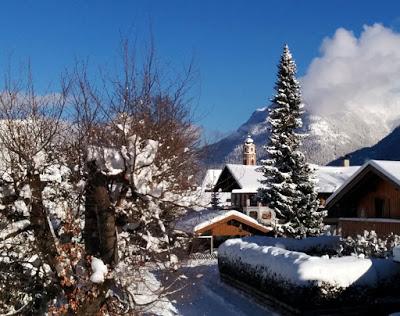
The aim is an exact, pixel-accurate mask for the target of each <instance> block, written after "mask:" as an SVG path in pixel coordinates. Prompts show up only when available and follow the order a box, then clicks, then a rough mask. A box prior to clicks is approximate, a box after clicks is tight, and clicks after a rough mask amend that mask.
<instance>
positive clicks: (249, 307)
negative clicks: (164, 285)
mask: <svg viewBox="0 0 400 316" xmlns="http://www.w3.org/2000/svg"><path fill="white" fill-rule="evenodd" d="M179 273H181V274H184V275H185V276H186V277H187V279H185V280H184V282H185V288H184V289H183V290H182V291H180V292H178V293H176V294H175V295H174V296H172V297H169V299H170V301H171V303H172V305H173V306H174V309H175V313H172V315H173V314H175V315H176V314H178V315H184V316H186V315H188V316H197V315H198V316H200V315H206V316H214V315H215V316H217V315H218V316H220V315H232V316H246V315H252V316H257V315H277V314H274V313H273V312H272V311H270V310H268V309H266V308H265V307H263V306H260V305H258V304H257V303H256V302H254V301H253V300H251V298H249V297H246V296H244V295H243V294H242V293H241V292H239V291H237V290H236V289H234V288H232V287H230V286H228V285H226V284H224V283H222V282H221V280H220V278H219V273H218V267H217V263H216V260H213V261H191V262H190V266H187V267H182V268H180V269H179ZM165 312H166V313H167V314H168V315H171V313H170V312H171V311H168V312H167V311H165Z"/></svg>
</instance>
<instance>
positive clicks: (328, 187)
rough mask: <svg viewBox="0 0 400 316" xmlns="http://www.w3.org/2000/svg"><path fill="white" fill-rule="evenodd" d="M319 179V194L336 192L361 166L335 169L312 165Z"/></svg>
mask: <svg viewBox="0 0 400 316" xmlns="http://www.w3.org/2000/svg"><path fill="white" fill-rule="evenodd" d="M311 167H313V168H314V169H315V173H316V177H317V180H318V182H317V190H318V192H319V193H333V192H335V191H336V190H337V189H338V188H339V187H340V186H341V185H342V184H343V183H344V182H345V181H346V180H347V179H348V178H350V177H351V176H352V175H353V174H354V173H355V172H356V171H357V170H358V169H359V168H360V166H349V167H334V166H317V165H311Z"/></svg>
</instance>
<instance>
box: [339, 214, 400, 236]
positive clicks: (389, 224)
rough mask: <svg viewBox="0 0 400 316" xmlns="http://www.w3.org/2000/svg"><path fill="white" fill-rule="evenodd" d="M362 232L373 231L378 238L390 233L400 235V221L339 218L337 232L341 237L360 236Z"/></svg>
mask: <svg viewBox="0 0 400 316" xmlns="http://www.w3.org/2000/svg"><path fill="white" fill-rule="evenodd" d="M364 230H367V231H371V230H374V231H375V232H376V234H377V235H378V236H379V237H384V236H387V235H389V234H390V233H393V234H396V235H400V220H399V219H392V218H358V217H357V218H355V217H351V218H347V217H341V218H339V231H340V232H341V235H342V236H343V237H347V236H356V235H362V234H363V232H364Z"/></svg>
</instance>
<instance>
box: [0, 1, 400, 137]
mask: <svg viewBox="0 0 400 316" xmlns="http://www.w3.org/2000/svg"><path fill="white" fill-rule="evenodd" d="M1 12H2V15H1V18H0V30H1V31H0V73H1V72H2V70H4V69H1V68H4V66H5V64H6V63H7V62H8V60H9V58H10V56H11V58H12V60H13V61H26V60H27V59H28V58H29V59H30V60H31V63H32V68H33V72H34V76H35V79H36V81H37V83H38V87H39V88H42V89H43V88H44V87H45V86H46V84H47V83H48V82H54V81H56V80H57V78H58V76H59V73H60V72H61V71H62V70H63V69H64V68H65V67H70V66H71V65H72V64H73V62H74V59H75V58H89V60H90V62H91V63H92V64H104V63H108V64H110V63H112V61H113V60H114V59H115V58H116V55H117V49H118V43H119V40H120V34H121V33H122V34H124V35H128V36H132V37H137V38H138V44H140V42H141V39H143V38H144V36H143V34H147V33H148V29H149V24H150V23H149V21H151V25H152V30H153V35H154V38H155V43H156V47H157V50H158V55H159V57H160V58H161V59H162V60H163V61H164V62H170V63H171V64H173V65H174V66H175V67H177V68H179V67H180V66H182V65H185V64H187V63H188V62H189V61H190V60H191V58H192V57H194V60H195V65H196V66H197V68H198V70H199V74H200V75H199V78H198V81H197V86H196V89H194V90H193V96H194V99H195V105H197V109H198V110H197V114H198V115H197V118H198V123H199V124H201V125H203V126H204V128H205V130H206V133H207V134H208V135H212V134H213V131H215V130H218V131H221V132H227V131H231V130H234V129H236V128H237V127H238V126H239V125H240V124H241V123H243V122H244V121H245V120H247V118H248V117H249V115H250V114H251V113H252V112H253V111H254V110H255V109H256V108H258V107H261V106H264V105H266V103H267V100H268V98H270V97H271V95H272V88H273V85H274V81H275V75H276V64H277V62H278V60H279V55H280V53H281V49H282V45H283V43H285V42H287V43H288V44H289V46H290V47H291V49H292V52H293V54H294V57H295V59H296V61H297V65H298V69H299V75H300V76H302V75H304V73H305V72H306V70H307V67H308V66H309V64H310V62H311V61H312V59H313V58H315V57H316V56H318V54H319V47H320V45H321V43H322V40H323V39H324V38H325V37H327V36H332V35H333V34H334V33H335V31H336V30H337V29H338V28H339V27H344V28H346V29H348V30H351V31H353V32H354V33H355V34H356V35H357V34H359V33H360V32H361V31H362V27H363V25H364V24H368V25H371V24H373V23H375V22H380V23H383V25H385V26H386V27H389V28H391V29H393V30H395V31H398V30H399V28H400V18H399V16H398V15H399V14H400V2H399V1H379V2H378V1H347V0H338V1H311V0H309V1H298V0H292V1H288V0H286V1H227V0H226V1H216V0H215V1H204V0H203V1H188V0H186V1H184V0H181V1H173V0H171V1H161V0H160V1H111V0H110V1H74V0H69V1H61V0H58V1H54V0H47V1H40V0H30V1H29V0H26V1H18V0H13V1H2V3H1Z"/></svg>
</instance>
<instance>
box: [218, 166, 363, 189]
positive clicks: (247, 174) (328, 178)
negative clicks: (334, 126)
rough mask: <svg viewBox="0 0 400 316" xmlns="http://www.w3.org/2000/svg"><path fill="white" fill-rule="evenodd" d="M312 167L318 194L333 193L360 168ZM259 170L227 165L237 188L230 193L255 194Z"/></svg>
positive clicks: (258, 168)
mask: <svg viewBox="0 0 400 316" xmlns="http://www.w3.org/2000/svg"><path fill="white" fill-rule="evenodd" d="M312 167H313V168H314V169H315V173H316V177H317V179H318V182H317V184H316V186H317V191H318V192H319V193H333V192H334V191H335V190H336V189H337V188H339V187H340V186H341V185H342V184H343V182H345V181H346V180H347V179H348V178H350V176H352V175H353V174H354V173H355V172H356V171H357V170H358V169H359V168H360V166H351V167H331V166H317V165H312ZM260 168H261V166H247V165H238V164H227V165H226V166H225V168H224V170H225V169H226V170H228V171H229V173H230V175H232V177H233V178H234V180H235V181H236V183H237V184H238V186H239V188H238V189H233V190H232V193H257V190H258V188H260V187H261V183H260V181H261V180H263V179H264V175H263V173H262V172H260V171H257V170H260ZM221 174H222V173H221ZM219 180H220V179H218V181H219ZM218 181H217V183H218Z"/></svg>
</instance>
